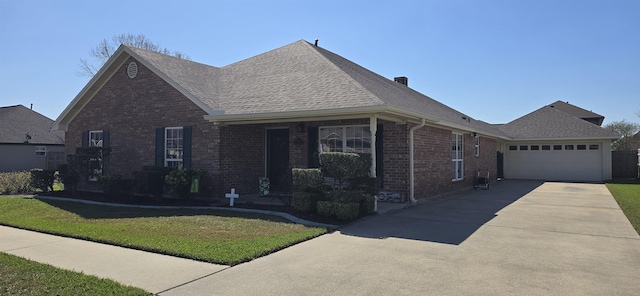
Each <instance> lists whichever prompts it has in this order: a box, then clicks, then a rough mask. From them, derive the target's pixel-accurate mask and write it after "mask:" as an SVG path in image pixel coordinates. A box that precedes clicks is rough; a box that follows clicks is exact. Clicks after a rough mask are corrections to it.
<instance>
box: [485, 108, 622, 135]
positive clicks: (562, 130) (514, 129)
mask: <svg viewBox="0 0 640 296" xmlns="http://www.w3.org/2000/svg"><path fill="white" fill-rule="evenodd" d="M496 127H497V128H498V129H500V130H501V131H503V132H504V133H505V134H507V135H509V136H510V137H512V138H513V139H514V140H527V139H585V138H602V139H617V138H618V137H619V135H618V134H617V133H614V132H612V131H610V130H607V129H605V128H602V127H600V126H597V125H595V124H592V123H589V122H587V121H584V120H582V119H580V118H578V117H575V116H572V115H570V114H567V113H565V112H563V111H560V110H558V109H557V108H553V107H550V106H544V107H542V108H540V109H538V110H536V111H533V112H531V113H529V114H527V115H525V116H522V117H520V118H518V119H516V120H514V121H511V122H509V123H507V124H504V125H496Z"/></svg>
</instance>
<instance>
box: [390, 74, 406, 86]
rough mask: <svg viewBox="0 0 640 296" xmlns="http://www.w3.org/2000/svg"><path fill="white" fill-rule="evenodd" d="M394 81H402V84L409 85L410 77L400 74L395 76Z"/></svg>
mask: <svg viewBox="0 0 640 296" xmlns="http://www.w3.org/2000/svg"><path fill="white" fill-rule="evenodd" d="M393 81H395V82H397V83H400V84H404V85H406V86H409V78H407V77H405V76H400V77H394V78H393Z"/></svg>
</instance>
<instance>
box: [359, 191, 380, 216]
mask: <svg viewBox="0 0 640 296" xmlns="http://www.w3.org/2000/svg"><path fill="white" fill-rule="evenodd" d="M375 209H376V196H375V195H371V194H365V195H364V196H363V197H362V200H361V201H360V214H361V215H362V214H366V215H369V214H373V212H374V210H375Z"/></svg>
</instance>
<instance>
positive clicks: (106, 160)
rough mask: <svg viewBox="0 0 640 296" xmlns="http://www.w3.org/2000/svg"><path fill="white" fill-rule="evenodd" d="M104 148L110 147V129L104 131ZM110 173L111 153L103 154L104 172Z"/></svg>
mask: <svg viewBox="0 0 640 296" xmlns="http://www.w3.org/2000/svg"><path fill="white" fill-rule="evenodd" d="M102 148H109V131H106V130H103V131H102ZM108 173H109V154H107V155H106V156H104V155H103V156H102V174H103V175H106V174H108Z"/></svg>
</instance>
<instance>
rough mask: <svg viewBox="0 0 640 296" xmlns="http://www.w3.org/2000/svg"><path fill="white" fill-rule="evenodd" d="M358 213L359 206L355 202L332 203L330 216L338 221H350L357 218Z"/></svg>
mask: <svg viewBox="0 0 640 296" xmlns="http://www.w3.org/2000/svg"><path fill="white" fill-rule="evenodd" d="M359 213H360V204H358V203H355V202H349V203H334V204H333V211H332V214H333V215H334V216H335V217H336V218H338V220H352V219H355V218H357V217H358V215H359Z"/></svg>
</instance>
